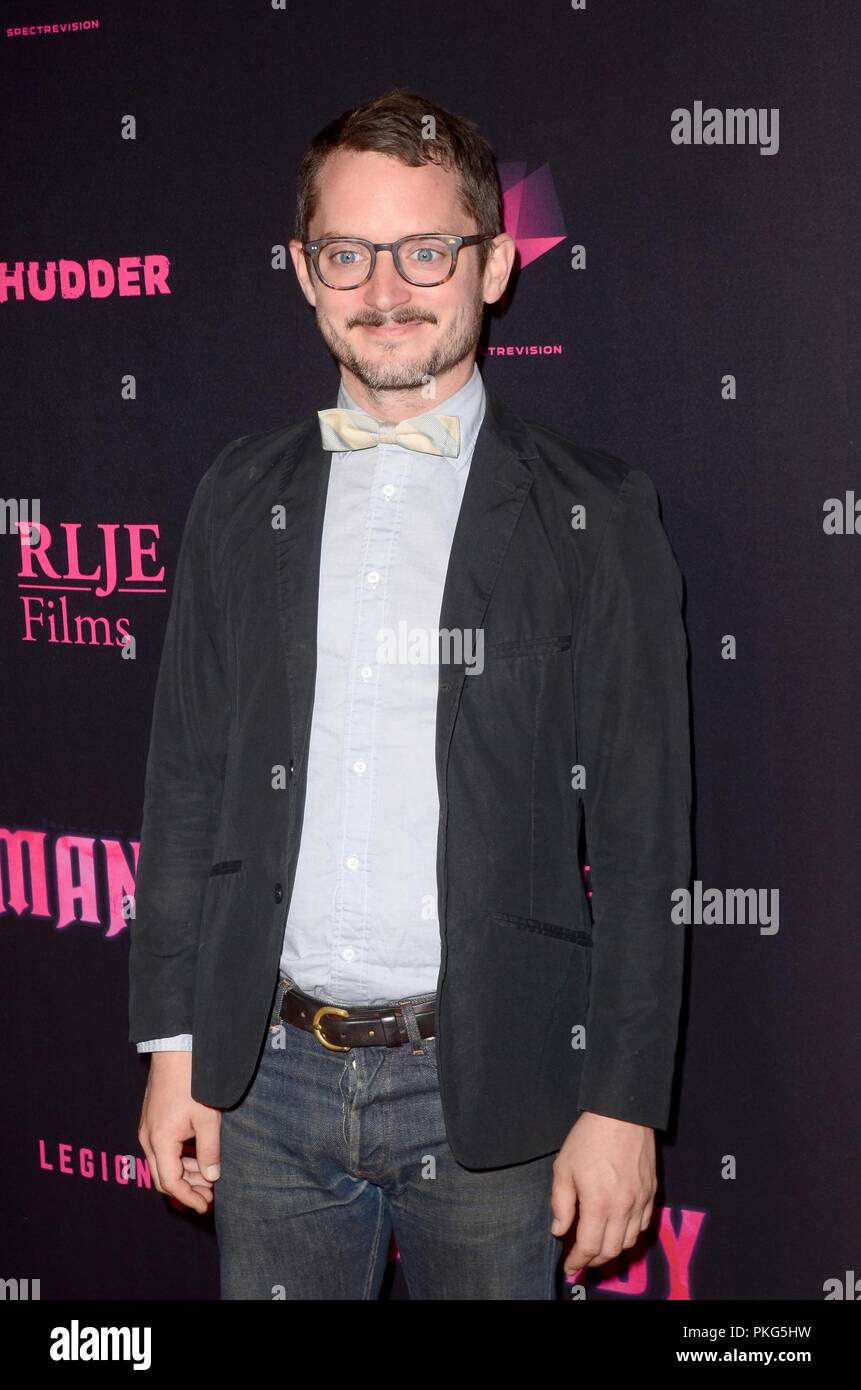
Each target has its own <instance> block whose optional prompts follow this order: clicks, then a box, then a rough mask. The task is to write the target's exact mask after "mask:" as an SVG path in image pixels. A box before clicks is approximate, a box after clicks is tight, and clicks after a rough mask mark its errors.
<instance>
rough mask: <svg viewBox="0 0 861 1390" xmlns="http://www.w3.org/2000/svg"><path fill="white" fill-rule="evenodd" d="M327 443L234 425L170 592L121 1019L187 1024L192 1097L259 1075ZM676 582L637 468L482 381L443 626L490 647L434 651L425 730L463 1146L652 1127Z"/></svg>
mask: <svg viewBox="0 0 861 1390" xmlns="http://www.w3.org/2000/svg"><path fill="white" fill-rule="evenodd" d="M330 461H331V454H330V453H328V452H327V451H326V450H324V449H323V448H322V446H321V443H320V433H319V424H318V421H317V418H316V414H315V415H314V416H312V417H311V418H310V419H308V420H305V421H304V422H303V423H301V424H299V425H296V426H293V427H291V428H282V429H276V430H270V431H267V432H264V433H258V434H253V435H245V436H243V437H242V438H241V439H237V440H235V441H233V442H232V443H230V444H228V445H227V446H226V447H225V448H224V449H223V450H222V451H221V453H220V454H219V456H218V457H217V458H216V460H215V461H214V463H213V464H212V465H211V467H210V468H209V469H208V470H207V472H206V473H205V474H204V476H203V478H202V479H201V481H200V483H199V485H198V487H197V490H196V492H195V495H194V498H193V500H192V503H191V507H190V510H189V514H188V519H187V522H186V527H185V532H184V535H183V540H182V545H181V548H180V555H179V561H178V567H177V573H176V580H175V584H174V589H173V594H172V598H171V607H170V614H169V618H168V624H167V630H166V635H165V640H164V649H163V654H162V660H161V668H160V672H159V677H158V684H157V690H156V698H155V707H154V714H153V720H152V731H151V739H150V748H149V757H148V761H147V770H146V794H145V803H144V810H143V825H142V830H141V845H140V855H139V862H138V870H137V879H136V891H135V917H134V920H133V922H132V929H131V933H130V952H131V954H130V962H129V975H130V1005H129V1022H130V1031H129V1037H130V1040H131V1041H132V1042H140V1041H144V1040H145V1039H148V1038H156V1037H167V1036H173V1035H174V1034H177V1033H192V1034H193V1035H194V1039H193V1041H194V1049H193V1060H192V1074H191V1090H192V1095H193V1097H194V1098H195V1099H196V1100H199V1101H202V1102H205V1103H206V1104H208V1105H212V1106H217V1107H219V1108H222V1109H224V1108H229V1107H231V1106H233V1105H235V1104H236V1103H237V1102H238V1101H239V1100H240V1099H241V1098H242V1096H243V1094H244V1093H245V1091H246V1090H247V1088H248V1086H249V1084H250V1082H251V1080H252V1078H253V1075H254V1072H255V1069H256V1066H257V1063H258V1060H259V1057H260V1055H261V1052H262V1047H263V1044H264V1042H265V1039H266V1033H267V1024H268V1021H269V1016H270V1011H271V1007H272V1004H273V1000H274V991H275V988H276V985H277V980H278V971H279V960H280V956H281V950H282V938H283V935H284V926H285V921H286V917H287V912H288V909H289V906H290V895H291V890H292V884H293V879H294V874H295V868H296V859H297V854H298V850H299V841H300V837H301V832H302V816H303V806H304V800H305V777H306V759H307V753H308V740H309V732H310V724H311V710H312V704H313V699H314V680H315V668H316V630H317V590H318V579H319V561H320V539H321V526H322V521H323V513H324V508H325V502H326V490H327V485H328V479H329V466H330ZM578 508H582V509H583V510H582V511H581V512H578V511H577V510H576V509H578ZM578 521H579V522H580V523H581V524H577V523H578ZM572 523H574V524H572ZM582 523H585V524H582ZM681 600H682V578H681V574H680V572H679V569H678V566H677V564H676V561H675V558H674V556H673V553H672V550H671V548H670V544H669V541H668V540H667V536H666V534H665V532H664V530H663V527H662V525H661V522H660V520H659V515H658V502H657V497H656V494H655V490H654V487H653V485H652V482H651V480H650V478H649V477H648V475H647V474H646V473H644V472H642V471H641V470H640V469H632V468H629V467H628V466H627V465H626V464H624V463H623V462H621V461H620V460H619V459H617V458H614V457H612V456H611V455H609V454H605V453H601V452H596V451H593V450H588V449H584V448H580V447H578V446H577V445H575V444H573V443H571V442H570V441H569V440H568V439H566V438H565V437H563V436H562V435H559V434H557V433H555V432H554V431H552V430H549V429H545V428H543V427H542V426H539V425H534V424H530V425H526V424H525V423H524V422H523V421H522V420H520V419H519V418H518V417H517V416H515V415H514V414H512V412H511V411H509V410H508V409H507V408H506V407H505V406H504V404H503V403H502V401H501V400H500V399H499V398H498V397H497V396H496V394H495V393H494V392H492V391H490V390H489V389H488V390H487V408H486V413H485V417H484V420H483V422H482V426H481V429H480V431H479V434H478V438H477V441H476V446H475V450H474V454H473V458H472V464H471V467H470V472H469V477H468V479H467V484H466V490H465V493H464V498H463V503H462V507H461V511H460V515H459V518H458V523H457V529H456V532H455V536H454V542H453V547H452V552H451V558H450V562H449V566H448V571H447V576H446V581H445V589H444V595H443V601H442V611H441V615H440V622H439V626H440V628H441V629H458V628H459V629H477V628H482V629H483V630H484V644H485V645H484V670H483V672H482V673H481V674H472V675H468V674H466V669H465V667H464V666H463V665H461V666H451V665H441V666H440V684H439V695H438V704H437V725H436V765H437V781H438V786H439V793H440V818H439V833H438V848H437V891H438V913H439V921H440V937H441V965H440V971H439V978H438V983H437V989H438V995H437V1003H438V1023H437V1055H438V1062H439V1082H440V1091H441V1097H442V1106H443V1112H444V1117H445V1125H446V1133H447V1136H448V1141H449V1144H450V1146H451V1148H452V1151H453V1153H454V1155H455V1158H456V1159H457V1160H458V1161H459V1162H460V1163H462V1164H464V1165H466V1166H467V1167H476V1168H480V1167H494V1166H497V1165H503V1164H511V1163H516V1162H520V1161H522V1160H526V1159H529V1158H532V1157H536V1156H538V1155H540V1154H542V1153H549V1152H551V1151H554V1150H555V1149H557V1148H559V1147H560V1145H561V1144H562V1142H563V1141H564V1139H565V1136H566V1134H567V1133H568V1131H569V1129H570V1128H571V1126H572V1125H573V1124H574V1123H575V1121H576V1120H577V1117H578V1114H579V1112H580V1111H581V1110H593V1111H597V1112H598V1113H600V1114H604V1115H611V1116H616V1117H618V1118H620V1119H624V1120H632V1121H635V1122H637V1123H639V1124H645V1125H652V1126H654V1127H655V1128H664V1127H665V1126H666V1124H667V1121H668V1114H669V1106H670V1092H671V1084H672V1077H673V1066H674V1054H675V1049H676V1041H677V1029H678V1016H679V1009H680V1003H681V990H682V968H683V954H684V927H683V926H682V925H677V924H675V923H673V922H672V921H671V918H670V914H671V907H672V904H671V900H670V895H671V893H672V891H673V890H674V889H677V888H685V887H687V884H688V878H689V873H690V801H691V781H690V749H689V733H688V694H687V640H686V635H685V630H684V625H683V621H682V617H681V612H680V605H681ZM467 655H469V651H467ZM578 765H581V766H582V768H583V770H584V772H583V776H584V777H585V785H579V779H578V775H577V773H576V772H575V771H574V769H575V768H576V767H577V766H578ZM279 767H283V769H284V777H283V778H282V779H280V782H279V777H278V768H279ZM282 782H286V785H285V786H283V789H282V788H281V783H282ZM584 821H585V836H586V848H587V854H586V862H587V863H588V864H589V866H590V875H589V877H590V884H591V890H592V897H591V902H590V899H589V897H588V895H587V893H586V890H585V887H584V884H583V877H582V873H581V868H580V863H579V861H578V841H579V836H580V831H581V824H582V823H583V822H584ZM583 1030H585V1031H583ZM584 1041H585V1046H581V1045H578V1044H580V1043H583V1042H584Z"/></svg>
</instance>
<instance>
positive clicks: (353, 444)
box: [317, 409, 460, 458]
mask: <svg viewBox="0 0 861 1390" xmlns="http://www.w3.org/2000/svg"><path fill="white" fill-rule="evenodd" d="M317 414H318V416H319V418H320V435H321V438H322V441H323V448H324V449H370V448H372V446H373V445H374V444H400V445H402V447H403V448H404V449H414V450H415V451H416V452H417V453H419V454H445V455H446V456H447V457H448V458H457V456H458V452H459V450H460V420H459V419H458V417H457V416H456V415H417V416H416V417H415V419H412V420H401V421H399V423H398V424H396V425H393V424H387V423H382V424H381V423H380V421H379V420H375V419H374V418H373V416H371V415H366V414H365V412H364V411H363V410H341V409H333V410H318V411H317Z"/></svg>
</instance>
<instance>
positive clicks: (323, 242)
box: [302, 232, 497, 290]
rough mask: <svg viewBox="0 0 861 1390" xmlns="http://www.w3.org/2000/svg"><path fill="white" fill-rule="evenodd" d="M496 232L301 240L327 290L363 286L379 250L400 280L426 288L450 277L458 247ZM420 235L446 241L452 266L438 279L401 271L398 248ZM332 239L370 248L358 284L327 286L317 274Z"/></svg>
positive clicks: (485, 239) (431, 233)
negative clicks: (322, 253)
mask: <svg viewBox="0 0 861 1390" xmlns="http://www.w3.org/2000/svg"><path fill="white" fill-rule="evenodd" d="M496 235H497V233H496V232H485V233H484V234H483V235H482V234H481V233H480V232H477V233H475V234H474V235H473V236H455V235H454V234H453V233H452V232H410V234H409V236H402V237H398V240H397V241H366V240H365V238H364V237H361V236H327V237H321V238H320V239H319V240H318V241H306V242H303V244H302V250H303V251H304V252H305V255H306V256H307V257H308V258H309V259H310V261H311V262H312V264H313V266H314V269H315V270H316V272H317V275H318V277H319V279H320V280H321V281H322V283H323V284H324V285H326V286H327V288H328V289H330V290H358V289H361V287H362V285H366V284H367V283H368V281H369V280H370V278H371V276H372V275H373V273H374V270H375V269H376V265H377V252H378V251H391V253H392V260H393V261H394V263H395V270H396V271H397V272H398V274H399V275H400V277H401V279H402V280H406V282H407V284H408V285H414V286H415V287H416V288H417V289H423V290H427V289H435V288H436V286H437V285H444V284H445V282H446V280H450V279H451V277H452V275H454V272H455V271H456V270H457V258H458V255H459V253H460V250H461V247H463V246H478V245H479V243H480V242H482V241H492V240H493V238H494V237H495V236H496ZM422 237H438V238H439V239H440V240H441V241H447V242H448V244H449V248H450V250H451V253H452V257H451V268H450V270H449V272H448V274H447V275H444V276H443V277H442V279H441V280H411V279H410V277H409V276H408V275H407V274H405V273H404V269H403V267H402V265H401V261H400V256H399V254H398V252H399V250H400V247H401V246H402V244H403V243H404V242H405V241H416V240H419V241H420V240H421V238H422ZM333 241H355V242H357V243H358V245H359V246H367V248H368V250H369V251H370V253H371V264H370V266H369V268H368V273H367V275H366V276H365V278H364V279H363V280H359V282H358V284H355V285H330V284H329V281H328V280H327V279H326V278H325V276H324V275H322V274H321V273H320V251H321V249H322V247H324V246H330V245H331V244H332V242H333Z"/></svg>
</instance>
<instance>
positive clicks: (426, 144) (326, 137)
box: [295, 87, 503, 270]
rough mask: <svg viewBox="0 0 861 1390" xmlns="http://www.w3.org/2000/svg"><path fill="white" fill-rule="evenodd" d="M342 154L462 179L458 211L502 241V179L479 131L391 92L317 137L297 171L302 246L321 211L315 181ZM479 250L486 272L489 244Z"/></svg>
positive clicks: (415, 98)
mask: <svg viewBox="0 0 861 1390" xmlns="http://www.w3.org/2000/svg"><path fill="white" fill-rule="evenodd" d="M428 116H431V117H433V120H434V123H435V136H434V138H433V139H430V138H425V137H424V136H423V134H422V127H423V124H424V122H425V121H426V119H427V117H428ZM338 149H342V150H362V151H364V150H373V151H376V152H377V153H378V154H387V155H392V156H393V157H394V158H395V159H399V160H400V162H401V163H402V164H406V165H409V166H410V167H411V168H413V169H415V168H418V166H419V165H421V164H438V165H440V167H441V168H443V169H449V170H450V169H453V170H455V171H456V172H457V174H458V175H459V180H458V182H459V189H458V198H459V201H460V205H461V207H462V208H463V210H464V211H465V212H466V213H467V215H468V216H470V217H472V218H473V219H474V221H475V223H476V226H477V228H478V231H479V232H483V233H490V235H492V236H498V235H499V233H500V232H501V231H502V229H503V218H502V189H501V186H500V182H499V173H498V171H497V168H496V161H495V159H494V157H493V151H492V150H491V148H490V145H489V144H488V142H487V141H486V140H485V138H484V136H483V135H482V134H481V131H480V130H479V129H478V126H477V125H475V123H474V122H473V121H470V120H467V119H466V118H465V117H463V116H455V115H454V114H453V113H452V112H451V111H447V110H446V109H445V107H443V106H437V104H436V103H435V102H433V101H428V99H427V97H423V96H419V95H418V93H417V92H410V91H407V90H406V89H405V88H404V87H393V88H391V90H390V91H388V92H385V93H384V94H383V95H382V96H379V97H375V98H374V100H373V101H366V102H364V103H363V104H362V105H361V106H354V107H353V108H352V110H350V111H343V112H342V113H341V115H340V116H336V117H335V119H334V120H332V121H330V122H329V124H328V125H326V126H324V127H323V129H322V130H321V131H319V132H318V134H317V135H315V136H314V139H313V140H312V141H311V144H310V145H309V147H308V149H307V150H306V152H305V155H304V158H303V160H302V164H301V167H300V169H299V181H298V192H297V197H296V224H295V236H296V239H297V240H298V241H303V242H304V241H307V240H308V227H309V225H310V223H311V218H312V217H313V216H314V212H315V209H316V206H317V180H318V178H319V175H320V171H321V169H322V167H323V165H324V163H325V162H326V159H327V158H328V156H329V155H330V154H332V153H333V152H334V151H335V150H338ZM427 230H428V231H447V230H448V228H443V227H434V228H430V227H429V228H428V229H427ZM476 250H477V251H478V254H479V258H480V259H479V266H480V268H481V269H482V270H483V269H484V267H485V265H486V264H487V258H488V256H489V255H490V243H489V242H487V241H485V242H482V243H481V244H480V245H479V246H477V247H476Z"/></svg>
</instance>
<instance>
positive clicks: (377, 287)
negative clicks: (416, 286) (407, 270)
mask: <svg viewBox="0 0 861 1390" xmlns="http://www.w3.org/2000/svg"><path fill="white" fill-rule="evenodd" d="M409 298H410V286H409V285H408V284H407V282H406V280H405V279H404V278H403V276H402V275H399V274H398V272H397V270H396V269H395V260H394V257H393V255H392V253H391V251H378V252H377V263H376V265H375V266H374V273H373V275H372V276H371V278H370V280H369V281H368V282H367V284H366V285H365V303H366V304H369V305H373V306H374V307H375V308H377V309H394V308H397V306H398V305H399V304H404V303H406V301H407V300H408V299H409Z"/></svg>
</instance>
